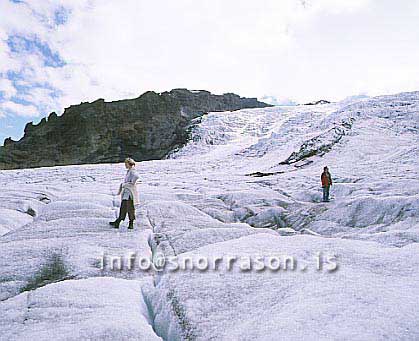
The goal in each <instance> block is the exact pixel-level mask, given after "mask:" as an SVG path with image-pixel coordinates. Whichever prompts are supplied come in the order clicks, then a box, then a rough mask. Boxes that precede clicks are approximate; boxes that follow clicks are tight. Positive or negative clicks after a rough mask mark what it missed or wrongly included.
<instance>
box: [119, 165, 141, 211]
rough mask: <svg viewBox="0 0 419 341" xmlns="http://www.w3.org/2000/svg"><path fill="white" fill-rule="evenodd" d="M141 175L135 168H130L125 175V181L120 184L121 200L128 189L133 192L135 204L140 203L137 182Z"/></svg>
mask: <svg viewBox="0 0 419 341" xmlns="http://www.w3.org/2000/svg"><path fill="white" fill-rule="evenodd" d="M139 177H140V176H139V175H138V174H137V172H136V171H135V169H134V168H131V169H128V171H127V174H126V175H125V179H124V182H123V183H122V184H121V185H120V186H119V191H118V194H120V195H121V200H122V194H123V193H124V190H125V189H126V190H128V191H130V192H131V196H132V198H133V202H134V205H138V204H139V200H138V191H137V184H136V183H137V180H138V179H139Z"/></svg>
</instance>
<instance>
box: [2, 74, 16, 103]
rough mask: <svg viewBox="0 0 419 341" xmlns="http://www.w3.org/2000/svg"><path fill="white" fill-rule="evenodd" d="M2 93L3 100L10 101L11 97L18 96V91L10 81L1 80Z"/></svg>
mask: <svg viewBox="0 0 419 341" xmlns="http://www.w3.org/2000/svg"><path fill="white" fill-rule="evenodd" d="M0 93H2V94H3V98H5V99H10V97H12V96H14V95H16V89H15V87H14V86H13V83H12V82H11V81H10V80H8V79H4V78H0Z"/></svg>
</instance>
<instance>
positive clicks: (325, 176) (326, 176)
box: [321, 166, 332, 202]
mask: <svg viewBox="0 0 419 341" xmlns="http://www.w3.org/2000/svg"><path fill="white" fill-rule="evenodd" d="M321 179H322V187H323V201H324V202H329V189H330V186H332V176H331V175H330V173H329V168H327V166H326V167H324V169H323V173H322V176H321Z"/></svg>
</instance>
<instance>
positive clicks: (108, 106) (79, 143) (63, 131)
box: [0, 89, 269, 169]
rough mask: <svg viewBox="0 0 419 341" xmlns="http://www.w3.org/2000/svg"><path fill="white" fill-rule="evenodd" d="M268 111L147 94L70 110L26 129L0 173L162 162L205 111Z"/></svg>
mask: <svg viewBox="0 0 419 341" xmlns="http://www.w3.org/2000/svg"><path fill="white" fill-rule="evenodd" d="M266 106H269V105H268V104H266V103H262V102H259V101H257V100H256V99H255V98H242V97H239V96H237V95H235V94H232V93H228V94H224V95H213V94H211V93H210V92H208V91H203V90H201V91H189V90H187V89H174V90H172V91H170V92H163V93H161V94H158V93H155V92H153V91H148V92H146V93H144V94H142V95H141V96H140V97H138V98H135V99H128V100H121V101H115V102H105V101H104V100H103V99H98V100H97V101H94V102H92V103H81V104H79V105H72V106H70V107H69V108H67V109H65V111H64V114H63V115H61V116H57V114H56V113H51V114H50V115H49V116H48V119H46V118H43V119H42V120H41V122H40V123H39V124H37V125H33V124H32V122H30V123H28V124H27V125H26V127H25V133H24V136H23V138H21V139H20V140H19V141H13V140H12V139H10V138H7V139H6V140H5V141H4V146H3V147H0V169H13V168H30V167H42V166H55V165H69V164H84V163H102V162H121V161H123V160H124V158H125V157H127V156H131V157H133V158H134V159H136V160H139V161H141V160H151V159H162V158H164V157H165V156H166V155H167V154H168V153H169V152H170V151H171V150H172V149H174V148H178V147H179V146H181V145H183V144H184V143H186V141H187V138H188V134H187V127H188V125H189V123H190V121H191V120H192V119H194V118H196V117H199V116H202V115H203V114H204V113H206V112H209V111H227V110H238V109H244V108H260V107H266Z"/></svg>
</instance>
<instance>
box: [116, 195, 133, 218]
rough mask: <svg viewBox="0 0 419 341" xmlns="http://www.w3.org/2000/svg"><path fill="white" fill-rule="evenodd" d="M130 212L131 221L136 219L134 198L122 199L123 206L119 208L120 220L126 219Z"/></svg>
mask: <svg viewBox="0 0 419 341" xmlns="http://www.w3.org/2000/svg"><path fill="white" fill-rule="evenodd" d="M127 213H128V217H129V220H130V221H134V220H135V208H134V202H133V201H132V199H128V200H122V201H121V208H120V210H119V218H118V219H119V220H121V221H122V220H125V217H126V216H127Z"/></svg>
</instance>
